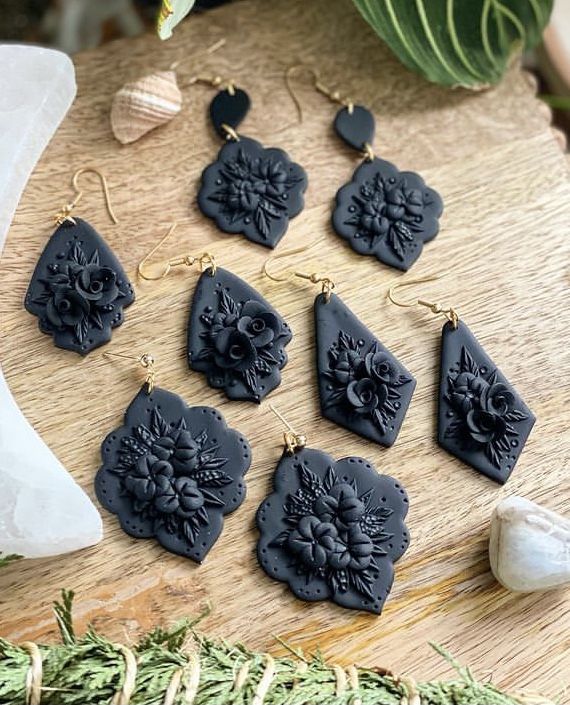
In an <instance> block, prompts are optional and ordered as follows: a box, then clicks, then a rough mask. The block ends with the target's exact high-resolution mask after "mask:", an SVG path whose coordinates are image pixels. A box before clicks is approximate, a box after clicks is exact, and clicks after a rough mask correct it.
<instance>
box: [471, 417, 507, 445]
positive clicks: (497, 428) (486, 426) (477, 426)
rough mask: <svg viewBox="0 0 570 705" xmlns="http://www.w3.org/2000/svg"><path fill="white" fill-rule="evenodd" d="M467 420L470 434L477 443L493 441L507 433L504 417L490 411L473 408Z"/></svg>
mask: <svg viewBox="0 0 570 705" xmlns="http://www.w3.org/2000/svg"><path fill="white" fill-rule="evenodd" d="M466 422H467V430H468V432H469V435H470V436H471V438H472V439H473V440H474V441H476V442H477V443H485V444H487V443H492V442H493V441H496V440H499V439H501V438H502V437H503V436H504V435H505V431H506V424H505V421H504V419H503V418H502V417H501V416H497V415H496V414H493V413H490V412H488V411H484V410H482V409H471V411H470V412H469V413H468V414H467V418H466Z"/></svg>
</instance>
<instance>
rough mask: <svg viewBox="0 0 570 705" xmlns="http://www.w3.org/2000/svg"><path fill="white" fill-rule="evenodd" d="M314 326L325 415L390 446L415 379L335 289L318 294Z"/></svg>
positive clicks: (366, 436) (323, 412)
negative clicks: (329, 296) (327, 294)
mask: <svg viewBox="0 0 570 705" xmlns="http://www.w3.org/2000/svg"><path fill="white" fill-rule="evenodd" d="M315 328H316V334H317V336H316V337H317V341H316V342H317V373H318V379H319V397H320V401H321V411H322V414H323V416H324V417H325V418H327V419H329V420H330V421H333V422H334V423H337V424H339V426H344V427H345V428H348V429H349V430H350V431H354V432H355V433H358V434H359V435H361V436H364V438H369V439H370V440H372V441H375V442H376V443H380V444H381V445H383V446H391V445H392V444H393V443H394V441H395V440H396V437H397V436H398V433H399V432H400V428H401V426H402V422H403V421H404V417H405V415H406V412H407V410H408V406H409V404H410V400H411V398H412V394H413V393H414V389H415V387H416V380H415V379H414V378H413V377H412V375H411V374H410V373H409V372H408V370H407V369H406V368H405V367H404V366H403V365H402V364H401V363H400V362H398V360H397V359H396V358H395V357H394V355H392V353H391V352H390V351H389V350H387V349H386V348H385V347H384V346H383V345H382V343H381V342H380V341H379V340H378V339H377V338H376V337H375V336H374V335H373V334H372V333H371V332H370V331H369V330H368V328H367V327H366V326H365V325H364V324H363V323H361V322H360V321H359V320H358V318H356V316H355V315H354V313H353V312H352V311H351V310H350V309H349V308H348V307H347V306H346V305H345V304H344V303H343V302H342V300H341V299H339V297H338V296H336V295H335V294H332V296H331V298H330V300H329V301H328V302H327V301H326V300H325V297H324V296H323V295H322V294H321V295H320V296H317V298H316V299H315Z"/></svg>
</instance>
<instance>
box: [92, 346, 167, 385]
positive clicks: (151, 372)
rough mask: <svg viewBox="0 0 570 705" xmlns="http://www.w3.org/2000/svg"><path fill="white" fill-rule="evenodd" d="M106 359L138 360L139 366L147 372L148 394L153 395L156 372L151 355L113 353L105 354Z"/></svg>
mask: <svg viewBox="0 0 570 705" xmlns="http://www.w3.org/2000/svg"><path fill="white" fill-rule="evenodd" d="M103 355H104V357H121V358H123V359H124V360H136V361H137V362H138V363H139V365H141V366H142V367H144V368H145V370H147V374H146V380H145V384H146V386H147V394H151V393H152V390H153V389H154V383H155V380H156V370H155V369H154V357H153V356H152V355H150V354H149V353H143V354H142V355H125V354H124V353H111V352H104V353H103Z"/></svg>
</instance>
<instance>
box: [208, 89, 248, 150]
mask: <svg viewBox="0 0 570 705" xmlns="http://www.w3.org/2000/svg"><path fill="white" fill-rule="evenodd" d="M250 105H251V101H250V99H249V96H248V94H247V93H246V92H245V91H242V90H241V88H236V89H235V91H234V94H233V95H232V94H231V93H229V91H227V90H223V91H219V92H218V93H216V95H215V96H214V99H213V100H212V102H211V103H210V118H211V120H212V124H213V125H214V129H215V130H216V132H217V133H218V134H219V135H220V137H223V138H224V139H225V138H226V136H227V135H226V132H225V131H224V130H223V129H222V125H224V124H225V125H229V126H230V127H233V128H234V130H235V129H237V127H238V126H239V125H240V124H241V122H242V120H243V119H244V118H245V116H246V115H247V113H248V112H249V108H250Z"/></svg>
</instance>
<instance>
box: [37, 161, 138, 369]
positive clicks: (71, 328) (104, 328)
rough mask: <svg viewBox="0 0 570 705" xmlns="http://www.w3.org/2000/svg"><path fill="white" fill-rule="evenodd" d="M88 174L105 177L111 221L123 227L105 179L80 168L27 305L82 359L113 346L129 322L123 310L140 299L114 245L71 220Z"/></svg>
mask: <svg viewBox="0 0 570 705" xmlns="http://www.w3.org/2000/svg"><path fill="white" fill-rule="evenodd" d="M86 172H93V173H94V174H96V175H97V176H98V177H99V178H100V180H101V184H102V187H103V192H104V194H105V202H106V205H107V210H108V212H109V216H110V217H111V220H112V221H113V223H115V224H116V223H118V221H117V218H116V217H115V214H114V212H113V209H112V208H111V201H110V197H109V190H108V188H107V181H106V179H105V177H104V176H103V174H102V173H101V172H100V171H98V170H97V169H94V168H92V167H87V168H83V169H79V171H77V172H76V173H75V174H74V176H73V179H72V186H73V188H74V190H75V194H76V195H75V198H74V200H73V201H72V202H71V203H69V204H67V205H66V206H64V207H63V208H62V210H61V212H60V213H59V214H58V215H57V216H56V223H57V225H58V227H57V229H56V230H55V232H54V233H53V235H52V236H51V237H50V239H49V242H48V243H47V245H46V246H45V248H44V251H43V252H42V255H41V257H40V259H39V260H38V263H37V264H36V268H35V270H34V273H33V276H32V279H31V280H30V284H29V286H28V291H27V293H26V298H25V301H24V305H25V307H26V310H27V311H29V312H30V313H31V314H33V315H34V316H37V318H38V325H39V328H40V330H41V331H42V333H46V334H47V335H51V336H52V337H53V341H54V343H55V345H56V346H57V347H59V348H64V349H65V350H72V351H73V352H77V353H79V354H80V355H87V353H89V352H90V351H91V350H93V349H94V348H96V347H99V346H100V345H104V344H105V343H107V342H108V341H109V340H110V339H111V332H112V329H113V328H116V327H117V326H120V325H121V323H122V322H123V310H124V309H125V308H126V307H127V306H130V305H131V304H132V303H133V301H134V300H135V292H134V289H133V287H132V285H131V283H130V281H129V279H128V277H127V275H126V273H125V271H124V269H123V267H122V266H121V264H120V262H119V260H118V259H117V257H116V256H115V254H114V253H113V252H112V250H111V248H110V247H109V245H107V243H106V242H105V241H104V240H103V238H102V237H101V235H99V233H98V232H97V231H96V230H95V229H94V228H93V227H92V226H91V225H89V223H87V222H86V221H85V220H81V219H80V218H75V217H73V218H72V217H71V212H72V210H73V208H75V206H76V205H77V204H78V202H79V200H80V199H81V197H82V195H83V191H82V190H81V189H79V186H78V179H79V177H80V176H81V175H82V174H85V173H86Z"/></svg>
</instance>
